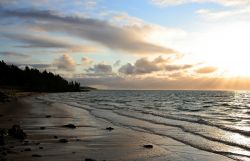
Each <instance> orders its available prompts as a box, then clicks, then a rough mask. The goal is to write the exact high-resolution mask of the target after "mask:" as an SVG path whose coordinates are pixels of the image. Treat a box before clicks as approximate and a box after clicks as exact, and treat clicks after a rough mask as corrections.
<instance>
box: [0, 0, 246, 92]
mask: <svg viewBox="0 0 250 161" xmlns="http://www.w3.org/2000/svg"><path fill="white" fill-rule="evenodd" d="M249 20H250V0H0V60H4V61H5V62H7V63H8V64H15V65H17V66H19V67H20V68H24V67H25V66H29V67H30V68H37V69H39V70H41V71H43V70H47V71H50V72H53V73H56V74H60V75H61V76H63V77H64V78H66V79H68V80H76V81H78V82H80V83H81V85H82V86H92V87H97V88H100V89H150V90H154V89H155V90H159V89H160V90H165V89H166V90H167V89H171V90H172V89H177V90H250V70H249V69H250V62H249V60H250V46H249V42H250V30H249V29H250V21H249Z"/></svg>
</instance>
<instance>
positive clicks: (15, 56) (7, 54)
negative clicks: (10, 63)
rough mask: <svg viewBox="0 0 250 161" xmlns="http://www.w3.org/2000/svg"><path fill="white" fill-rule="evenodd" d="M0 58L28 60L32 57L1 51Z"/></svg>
mask: <svg viewBox="0 0 250 161" xmlns="http://www.w3.org/2000/svg"><path fill="white" fill-rule="evenodd" d="M0 56H3V57H7V58H21V59H27V58H30V57H31V56H29V55H26V54H22V53H17V52H10V51H0Z"/></svg>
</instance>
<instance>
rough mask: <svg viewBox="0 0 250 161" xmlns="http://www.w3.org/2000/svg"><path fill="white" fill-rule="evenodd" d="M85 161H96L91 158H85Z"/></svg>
mask: <svg viewBox="0 0 250 161" xmlns="http://www.w3.org/2000/svg"><path fill="white" fill-rule="evenodd" d="M85 161H96V160H95V159H91V158H86V159H85Z"/></svg>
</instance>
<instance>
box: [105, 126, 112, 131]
mask: <svg viewBox="0 0 250 161" xmlns="http://www.w3.org/2000/svg"><path fill="white" fill-rule="evenodd" d="M106 130H109V131H112V130H114V128H113V127H107V128H106Z"/></svg>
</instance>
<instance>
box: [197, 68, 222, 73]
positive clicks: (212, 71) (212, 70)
mask: <svg viewBox="0 0 250 161" xmlns="http://www.w3.org/2000/svg"><path fill="white" fill-rule="evenodd" d="M216 70H217V68H216V67H202V68H200V69H198V70H196V72H197V73H200V74H209V73H214V72H215V71H216Z"/></svg>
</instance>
